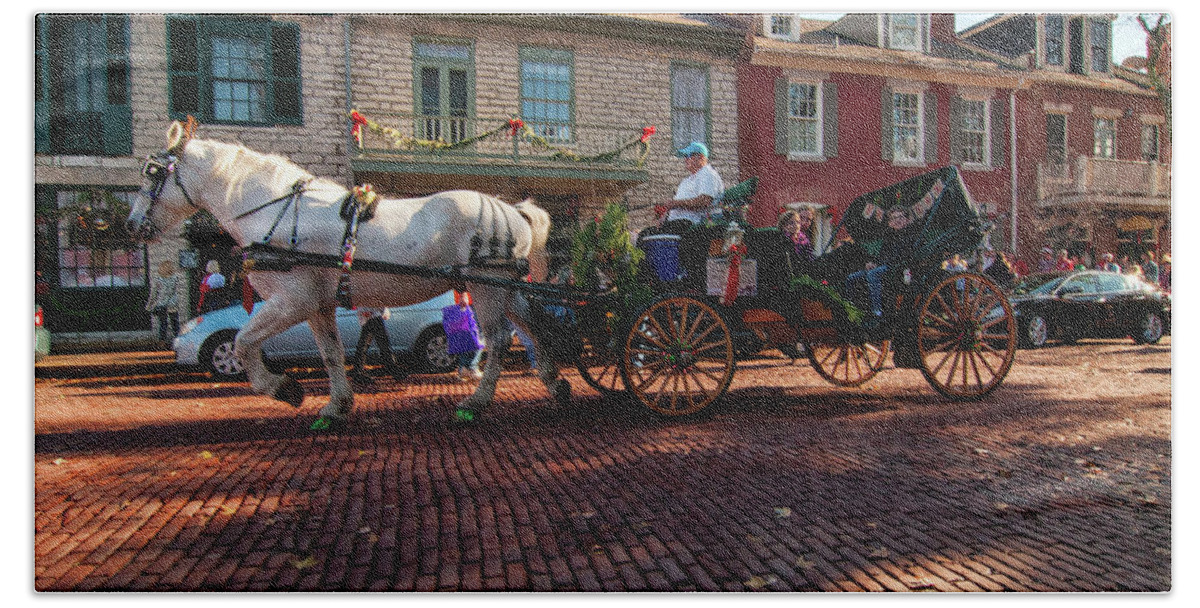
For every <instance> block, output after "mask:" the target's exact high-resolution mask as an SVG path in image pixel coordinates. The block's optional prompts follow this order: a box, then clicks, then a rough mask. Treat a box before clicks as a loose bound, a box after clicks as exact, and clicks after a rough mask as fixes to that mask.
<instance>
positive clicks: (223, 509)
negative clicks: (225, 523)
mask: <svg viewBox="0 0 1200 608" xmlns="http://www.w3.org/2000/svg"><path fill="white" fill-rule="evenodd" d="M221 512H222V513H224V514H226V515H233V514H234V513H237V509H235V508H233V507H231V506H229V505H221Z"/></svg>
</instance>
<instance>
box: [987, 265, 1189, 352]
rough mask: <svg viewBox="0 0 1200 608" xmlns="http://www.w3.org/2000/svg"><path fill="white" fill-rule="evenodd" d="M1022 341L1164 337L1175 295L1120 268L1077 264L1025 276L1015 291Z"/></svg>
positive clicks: (1034, 344) (1149, 341)
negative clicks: (1077, 267) (1076, 267)
mask: <svg viewBox="0 0 1200 608" xmlns="http://www.w3.org/2000/svg"><path fill="white" fill-rule="evenodd" d="M1009 301H1010V302H1012V305H1013V310H1014V312H1015V313H1016V319H1017V323H1018V325H1019V333H1020V338H1021V344H1022V346H1025V347H1034V348H1036V347H1039V346H1042V345H1044V344H1045V343H1046V342H1047V341H1049V340H1051V339H1055V340H1061V341H1063V342H1074V341H1075V340H1078V339H1080V338H1123V337H1126V336H1131V337H1133V340H1134V341H1135V342H1137V343H1139V344H1153V343H1155V342H1158V340H1159V339H1160V338H1162V336H1163V334H1164V333H1166V332H1167V331H1168V329H1169V327H1170V323H1171V296H1170V295H1169V294H1167V293H1164V292H1163V291H1162V290H1160V289H1159V288H1158V287H1157V286H1154V285H1151V284H1150V283H1147V282H1145V281H1144V280H1142V279H1140V278H1138V277H1135V276H1132V275H1124V274H1119V273H1115V272H1105V271H1101V270H1076V271H1074V272H1060V273H1044V274H1033V275H1029V276H1027V277H1023V278H1022V279H1021V280H1020V281H1018V283H1017V284H1016V286H1015V287H1014V288H1013V290H1012V292H1011V293H1010V294H1009Z"/></svg>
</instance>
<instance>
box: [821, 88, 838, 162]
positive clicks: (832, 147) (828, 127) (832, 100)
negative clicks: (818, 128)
mask: <svg viewBox="0 0 1200 608" xmlns="http://www.w3.org/2000/svg"><path fill="white" fill-rule="evenodd" d="M822 86H823V88H824V89H825V90H824V91H823V92H822V94H821V95H822V98H821V99H822V102H823V103H824V110H825V116H824V121H825V127H824V134H825V142H824V152H825V157H826V158H833V157H835V156H837V155H838V98H837V83H836V82H826V83H824V84H823V85H822Z"/></svg>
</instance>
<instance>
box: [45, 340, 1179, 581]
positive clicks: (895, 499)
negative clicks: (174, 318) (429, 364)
mask: <svg viewBox="0 0 1200 608" xmlns="http://www.w3.org/2000/svg"><path fill="white" fill-rule="evenodd" d="M1170 344H1171V343H1170V338H1166V339H1164V341H1163V343H1162V344H1159V345H1154V346H1138V345H1134V344H1133V343H1132V342H1130V341H1129V340H1122V341H1117V340H1110V341H1094V342H1081V343H1079V344H1077V345H1071V346H1055V347H1050V348H1045V349H1040V350H1033V351H1028V350H1022V351H1018V353H1017V359H1016V364H1015V365H1014V366H1013V370H1012V372H1011V373H1010V374H1009V376H1008V378H1007V379H1006V381H1005V383H1004V385H1003V386H1001V387H1000V389H999V390H997V391H996V392H995V393H993V394H992V395H990V396H989V397H987V398H985V399H983V400H981V401H978V402H969V403H958V402H952V401H949V400H946V399H944V398H942V397H940V396H939V395H938V394H937V393H936V392H935V391H934V390H933V389H932V388H931V387H930V386H928V385H927V384H926V383H925V381H924V379H923V378H922V376H921V374H920V372H918V371H916V370H902V369H895V368H892V367H891V365H890V364H889V365H888V367H887V368H885V369H884V370H883V371H882V372H881V373H880V375H879V376H878V377H876V378H875V379H873V380H872V381H871V382H869V383H868V384H866V385H864V386H862V387H859V388H853V389H843V388H837V387H833V386H830V385H828V384H826V383H825V382H824V381H823V380H821V378H820V377H819V376H818V375H817V374H816V372H814V371H813V370H812V369H811V367H810V366H809V365H808V363H807V362H806V361H800V362H796V363H794V364H793V363H791V362H789V361H788V360H786V359H782V358H779V357H778V355H777V353H775V352H774V351H765V352H764V353H763V355H762V356H761V357H760V358H755V359H750V360H746V361H741V362H739V365H738V371H737V374H736V376H735V379H734V383H733V385H732V387H731V389H730V392H729V393H728V394H727V395H726V396H725V398H724V399H723V400H722V401H721V402H720V403H718V404H717V406H715V408H714V409H715V410H716V411H715V412H714V413H713V414H712V415H710V416H707V417H701V418H698V419H686V420H662V419H657V418H654V417H652V416H650V415H649V414H647V413H646V412H645V411H644V410H642V409H640V408H639V407H636V406H633V405H628V404H620V403H612V402H609V401H605V400H602V399H601V398H600V397H599V396H598V394H597V393H596V392H594V391H592V390H591V389H590V388H588V387H587V386H586V385H585V384H584V383H583V382H582V380H580V378H579V376H578V373H577V372H575V371H574V370H567V371H565V372H564V374H565V376H566V378H567V379H568V380H569V381H570V382H571V385H572V388H573V390H574V393H575V399H574V402H573V403H572V405H571V406H570V407H569V408H566V409H562V408H559V407H557V406H555V405H554V404H553V402H552V401H551V400H550V398H549V396H548V395H547V393H546V391H545V389H544V388H543V387H542V386H541V385H540V383H538V382H537V381H536V379H535V378H533V377H531V376H527V375H524V374H523V373H522V372H521V371H520V370H519V369H516V367H515V366H514V368H513V369H512V370H509V371H506V372H505V374H504V376H503V377H502V379H501V381H500V385H499V390H498V393H497V399H496V402H495V403H494V405H493V406H492V408H491V409H490V410H488V411H487V413H486V416H485V418H484V420H483V421H482V422H481V423H478V424H476V425H473V426H465V427H464V426H461V425H458V424H455V423H454V422H453V421H452V417H451V412H452V410H453V405H454V403H455V402H456V401H457V400H458V399H461V398H462V397H464V396H466V395H467V394H468V392H469V391H470V390H471V386H470V385H465V384H460V383H458V382H457V381H455V379H454V378H453V377H452V375H445V376H432V375H418V376H413V377H411V378H410V379H409V380H407V381H405V382H402V383H398V382H395V381H393V380H392V379H390V378H386V377H384V378H379V379H377V380H376V384H375V385H374V386H372V387H368V388H366V389H365V390H364V391H363V392H360V394H359V395H358V396H357V402H356V411H355V413H354V414H353V416H352V418H351V420H350V424H349V425H348V427H347V428H346V429H345V430H344V431H342V432H339V433H336V434H314V433H312V432H310V431H309V430H308V425H309V423H311V422H312V420H313V419H314V417H315V416H316V410H317V409H318V408H319V407H320V406H321V405H322V404H323V400H324V397H325V395H326V394H327V392H326V391H327V388H326V385H325V378H324V375H323V372H321V371H317V370H307V371H306V370H293V371H292V372H291V373H292V374H293V375H297V376H298V377H299V379H300V381H301V383H302V384H303V385H304V386H305V388H306V389H307V390H308V393H309V396H308V398H307V400H306V401H305V404H304V407H303V408H301V409H300V410H299V411H295V410H292V409H290V408H288V407H287V406H285V405H283V404H280V403H278V402H274V401H272V400H270V399H267V398H265V397H261V396H256V395H253V394H251V392H250V390H249V387H248V385H247V384H245V383H244V382H242V383H239V382H219V381H215V380H214V379H212V378H210V377H209V376H207V375H205V374H202V373H194V372H188V371H181V370H179V369H177V368H176V367H174V365H173V360H172V359H171V358H170V353H111V354H105V355H54V356H51V357H49V358H48V359H46V360H44V361H43V362H42V363H40V364H39V365H38V369H37V374H36V376H37V377H36V380H35V388H34V396H35V429H34V430H35V434H36V437H35V446H34V447H35V463H34V465H35V538H34V554H35V563H34V575H35V581H34V585H35V588H36V589H37V590H41V591H84V590H128V591H202V590H206V591H215V590H228V591H321V590H373V591H391V590H397V591H412V590H416V591H433V590H447V591H449V590H582V591H632V590H638V591H656V590H662V591H690V590H697V591H754V590H758V591H951V592H955V591H1159V592H1161V591H1169V590H1171V589H1172V578H1171V563H1172V545H1171V505H1172V496H1171V462H1172V460H1171V459H1172V446H1171V422H1172V415H1171V347H1170ZM772 355H774V356H772Z"/></svg>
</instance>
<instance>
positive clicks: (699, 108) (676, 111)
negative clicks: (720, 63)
mask: <svg viewBox="0 0 1200 608" xmlns="http://www.w3.org/2000/svg"><path fill="white" fill-rule="evenodd" d="M708 119H709V103H708V67H707V66H700V65H690V64H681V63H675V64H672V65H671V140H672V143H673V144H674V145H675V149H676V150H678V149H679V148H682V147H684V146H686V145H688V144H689V143H691V142H693V141H699V142H704V143H706V144H707V143H708V139H709V137H708V131H709V120H708Z"/></svg>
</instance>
